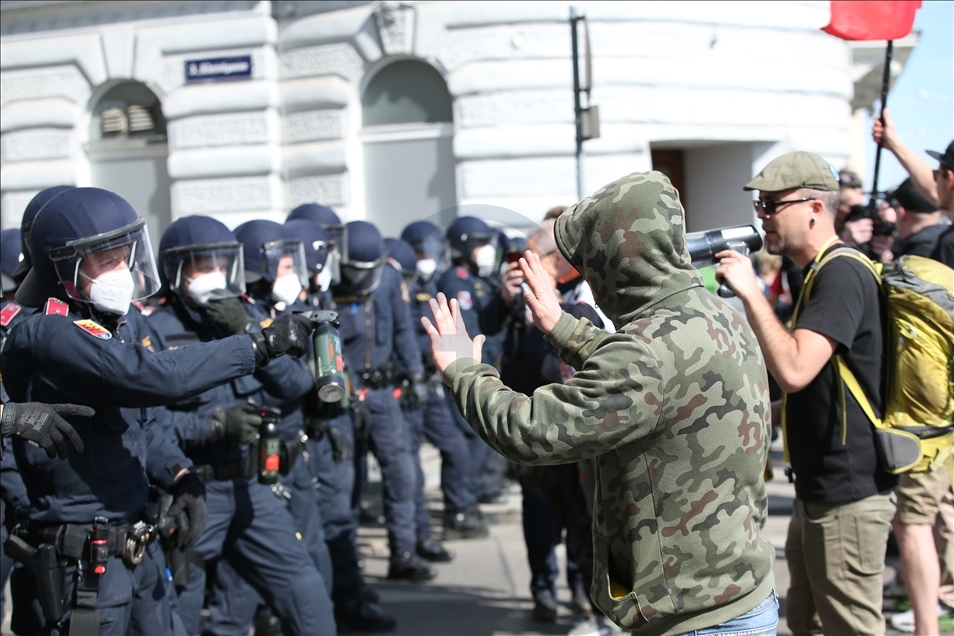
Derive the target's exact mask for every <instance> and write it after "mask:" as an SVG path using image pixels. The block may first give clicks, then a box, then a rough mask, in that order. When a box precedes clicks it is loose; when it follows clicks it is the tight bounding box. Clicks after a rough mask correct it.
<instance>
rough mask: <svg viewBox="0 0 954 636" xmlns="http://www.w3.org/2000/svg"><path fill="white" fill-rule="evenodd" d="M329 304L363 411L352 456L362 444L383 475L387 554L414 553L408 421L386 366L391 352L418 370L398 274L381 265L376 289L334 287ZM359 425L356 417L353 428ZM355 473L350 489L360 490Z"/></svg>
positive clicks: (420, 370)
mask: <svg viewBox="0 0 954 636" xmlns="http://www.w3.org/2000/svg"><path fill="white" fill-rule="evenodd" d="M333 292H334V298H333V304H332V308H333V309H334V310H335V311H337V312H338V320H339V322H340V323H341V326H340V328H339V331H340V334H341V340H342V345H343V348H344V355H345V358H346V359H347V362H348V366H349V367H350V368H351V369H352V371H353V372H354V374H355V375H356V376H357V382H358V387H357V388H358V390H359V397H358V402H359V403H360V404H358V405H355V406H356V408H359V409H360V410H361V411H362V412H363V415H360V416H358V417H360V418H361V419H364V420H365V423H364V424H363V425H364V426H366V427H367V430H366V432H365V433H364V434H363V435H356V437H358V440H356V452H355V455H356V457H360V456H361V455H362V454H363V453H366V452H367V450H368V449H369V448H370V450H371V451H372V452H373V453H374V454H375V456H376V457H377V459H378V463H379V464H380V465H381V472H382V475H383V481H384V508H385V517H386V525H387V530H388V543H389V545H390V548H391V556H392V560H393V559H394V558H395V557H396V556H399V555H404V554H413V553H414V551H415V546H416V539H417V536H416V531H415V521H414V484H415V477H414V467H413V461H412V459H411V453H410V440H409V436H408V430H407V423H406V422H405V420H404V416H403V415H402V413H401V409H400V407H399V406H398V404H397V401H396V400H395V399H394V395H393V390H394V386H393V379H392V378H391V372H390V368H389V366H390V365H389V362H390V360H391V358H392V356H396V357H397V358H399V359H400V360H401V363H402V366H403V367H404V368H405V369H407V370H408V371H409V372H410V373H412V374H417V375H422V374H423V367H422V365H421V354H420V351H419V350H418V345H417V342H416V341H415V335H414V328H413V327H412V325H411V314H410V310H409V308H408V306H407V304H406V303H405V302H404V300H403V299H402V298H401V281H400V274H398V273H397V272H396V271H394V270H393V269H392V268H390V267H387V266H384V268H383V271H382V273H381V281H380V284H379V286H378V287H377V289H375V290H374V291H373V292H371V293H369V294H367V295H362V296H358V295H354V294H351V293H349V292H348V291H347V290H346V289H344V288H341V287H337V288H333ZM358 427H359V425H358V423H357V422H356V428H358ZM360 479H361V477H360V475H358V476H356V479H355V481H356V485H355V492H356V493H360V492H361V486H362V484H361V483H360Z"/></svg>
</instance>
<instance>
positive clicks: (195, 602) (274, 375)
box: [142, 216, 335, 634]
mask: <svg viewBox="0 0 954 636" xmlns="http://www.w3.org/2000/svg"><path fill="white" fill-rule="evenodd" d="M159 260H160V262H159V265H160V275H161V276H162V277H163V287H164V290H165V291H166V293H165V294H164V296H163V299H162V302H161V303H160V305H159V306H158V307H157V308H156V310H155V311H154V312H153V313H152V314H151V315H150V316H149V317H148V318H147V319H146V321H145V322H146V323H147V327H148V330H149V335H147V336H146V337H144V338H143V339H142V344H143V345H144V346H146V347H147V348H150V349H154V350H155V351H166V350H169V349H182V350H183V351H188V350H189V348H190V347H191V346H192V345H195V344H197V343H200V342H210V341H215V340H221V339H222V338H227V337H228V336H230V335H232V332H233V330H232V329H231V328H228V327H223V326H222V325H221V324H220V322H221V320H218V321H217V320H216V319H221V317H222V316H223V315H230V314H229V313H228V312H230V311H231V312H232V313H231V316H235V315H236V314H238V315H239V318H240V320H242V322H243V323H244V325H243V326H242V328H241V330H243V331H244V330H246V329H249V328H257V324H256V323H255V322H253V321H252V319H251V317H249V315H248V313H247V309H246V307H247V304H246V303H245V302H243V300H241V297H242V295H243V294H244V292H245V276H244V267H243V258H242V244H241V243H239V242H238V241H237V240H236V238H235V235H234V234H233V233H232V232H231V231H230V230H229V229H228V228H227V227H225V225H223V224H222V223H220V222H219V221H217V220H215V219H212V218H209V217H204V216H189V217H184V218H181V219H178V220H177V221H175V222H173V223H172V224H171V225H170V226H169V227H168V228H167V229H166V231H165V232H164V233H163V235H162V240H161V241H160V244H159ZM210 307H211V308H212V309H210ZM210 312H211V313H213V314H215V319H214V318H212V317H210ZM265 386H268V387H270V388H271V389H272V390H273V391H275V392H276V393H277V394H278V395H279V397H285V398H291V399H293V398H296V397H298V396H299V394H300V393H301V392H302V391H303V390H307V389H308V388H309V387H310V382H309V381H308V379H307V378H306V377H304V376H303V374H301V373H300V364H299V363H298V362H297V361H296V360H293V359H290V358H287V357H286V358H280V359H278V360H275V361H274V362H273V363H272V364H269V365H268V366H266V367H261V368H258V369H256V370H255V371H254V372H253V373H252V374H249V375H245V376H242V377H240V378H237V379H235V380H232V381H231V382H229V383H228V384H223V385H220V386H218V387H216V388H214V389H211V390H209V391H206V392H204V393H201V394H199V395H196V396H194V397H192V398H190V399H187V400H184V401H181V402H179V403H177V404H174V405H172V406H170V407H169V411H170V413H171V415H172V417H171V418H169V426H170V428H171V432H172V434H173V435H174V436H175V438H176V439H177V440H178V442H179V445H180V446H181V447H182V449H183V450H184V451H185V452H186V455H187V456H188V457H189V458H190V459H191V460H192V461H193V462H194V464H195V465H196V472H198V473H199V474H200V475H201V476H202V478H203V479H204V481H205V483H206V490H207V507H208V514H209V521H208V523H207V525H206V529H205V532H203V533H202V536H201V537H200V538H199V541H198V542H197V543H196V545H195V546H194V547H193V548H192V550H191V553H190V555H189V556H188V557H183V556H182V555H181V553H179V554H178V555H175V557H176V558H178V559H182V560H183V561H185V562H186V567H187V568H188V575H187V576H185V577H183V578H184V579H185V580H184V581H181V583H182V584H181V585H179V587H178V589H179V610H180V614H181V615H182V619H183V622H184V623H185V626H186V629H187V630H188V632H189V633H190V634H195V633H198V630H199V618H200V611H201V609H202V603H203V598H204V595H205V581H206V572H205V568H204V567H203V565H202V564H207V563H210V562H214V560H215V559H219V558H224V559H225V560H227V561H228V562H229V563H230V564H232V566H233V568H234V569H235V570H238V571H239V572H241V573H242V577H243V578H244V580H245V581H248V583H249V584H250V585H251V586H252V587H254V589H255V590H256V591H257V593H258V594H259V595H261V597H262V598H264V599H265V601H266V602H267V603H268V604H269V605H270V606H271V607H273V608H274V609H275V612H276V614H277V615H278V616H279V617H280V620H281V621H282V624H283V625H284V626H285V628H286V630H287V633H289V634H291V633H296V634H328V633H334V631H335V624H334V621H333V619H332V616H331V614H332V610H331V603H330V602H329V599H328V595H327V592H326V591H325V581H324V579H323V578H322V576H321V574H320V573H319V572H318V571H317V568H316V567H315V565H314V563H312V561H311V559H310V558H309V556H308V553H307V551H306V550H305V547H304V545H302V542H301V541H300V540H299V539H298V538H297V537H296V536H295V533H294V531H293V529H292V528H293V526H294V522H293V520H292V517H291V514H290V513H289V511H288V508H287V506H286V505H285V501H284V499H280V498H279V497H276V496H275V494H274V493H273V492H272V488H271V487H270V485H267V484H263V483H259V480H258V469H259V468H260V464H259V462H258V459H259V454H258V453H257V452H256V451H257V450H258V447H257V445H256V443H255V442H256V437H257V435H258V431H259V427H260V425H261V423H262V417H261V415H260V412H261V408H260V407H261V406H262V405H264V404H265V403H266V402H267V396H266V395H265V389H264V387H265ZM173 554H175V553H174V552H173ZM173 560H175V559H173ZM230 622H231V617H228V616H223V615H222V608H221V607H219V606H217V605H213V606H212V607H210V615H209V619H208V623H207V626H208V628H209V629H210V630H211V631H213V632H214V633H220V634H221V633H226V632H227V629H225V627H224V626H227V625H228V624H229V623H230ZM245 633H247V629H246V632H245Z"/></svg>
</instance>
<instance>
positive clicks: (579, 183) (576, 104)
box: [570, 7, 585, 199]
mask: <svg viewBox="0 0 954 636" xmlns="http://www.w3.org/2000/svg"><path fill="white" fill-rule="evenodd" d="M580 19H581V18H580V16H577V15H576V9H574V8H573V7H570V42H572V46H573V112H574V114H575V118H576V194H577V197H578V198H579V199H583V197H584V196H585V195H584V192H583V107H582V106H581V105H580V92H581V91H580V53H579V46H578V44H577V37H576V24H577V22H579V21H580Z"/></svg>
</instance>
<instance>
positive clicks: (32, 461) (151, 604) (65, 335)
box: [3, 188, 310, 634]
mask: <svg viewBox="0 0 954 636" xmlns="http://www.w3.org/2000/svg"><path fill="white" fill-rule="evenodd" d="M41 212H42V213H41V214H38V215H37V216H36V219H35V220H34V222H33V227H32V231H31V234H30V251H31V255H32V260H33V268H32V270H31V271H30V273H29V274H28V275H27V277H26V279H25V280H24V282H23V284H22V285H21V287H20V289H18V290H17V301H18V302H20V303H21V304H23V305H26V306H30V307H40V306H42V307H43V309H42V310H41V311H39V312H37V313H36V314H34V315H32V316H30V317H29V318H27V319H25V320H24V321H23V323H22V324H21V325H20V326H18V328H17V329H16V330H14V331H13V333H12V334H11V335H10V337H9V339H8V340H7V343H6V345H5V347H4V352H3V353H4V363H5V366H6V371H7V373H6V374H5V386H6V388H7V391H8V392H9V394H10V396H11V398H13V399H14V400H16V401H24V402H25V401H31V400H35V401H42V402H48V403H53V404H56V403H63V402H76V403H79V404H83V405H87V406H92V407H95V409H96V414H95V415H94V416H93V417H92V418H91V419H90V420H88V421H86V420H83V419H80V418H72V417H71V418H70V419H69V422H70V424H71V425H72V426H73V427H74V428H75V429H76V431H77V433H79V435H80V438H81V439H82V440H83V443H84V446H85V447H86V451H85V452H84V453H82V454H78V453H73V452H70V454H69V461H67V462H60V461H52V460H50V459H49V458H48V457H47V456H46V453H45V452H44V451H42V450H40V449H35V448H33V447H32V446H30V445H27V444H24V443H23V442H21V441H18V440H16V441H14V445H13V450H14V454H15V456H16V460H17V465H18V467H19V469H20V473H21V475H22V476H23V481H24V484H25V485H26V488H27V495H28V498H29V502H30V503H29V506H28V508H27V517H28V521H27V523H25V524H24V525H23V526H21V527H20V529H19V530H18V533H17V536H18V538H19V539H21V541H22V543H21V545H20V547H21V550H19V552H18V557H19V558H20V559H21V560H24V561H28V562H29V563H30V567H31V568H32V569H33V572H34V580H36V581H37V593H38V596H39V599H40V601H41V604H42V605H43V610H44V615H45V617H46V620H47V623H46V625H45V627H44V632H46V633H61V631H62V630H64V629H65V625H66V624H67V622H69V624H70V628H71V629H73V630H75V631H77V632H80V633H97V631H99V633H117V634H122V633H126V632H127V631H128V630H129V629H130V626H131V623H132V628H133V629H135V630H137V631H146V629H145V626H146V625H150V626H152V629H159V630H161V631H172V630H173V621H172V612H171V609H170V603H169V599H168V598H167V597H166V596H165V593H164V592H165V586H164V584H163V580H164V567H163V564H162V557H161V555H159V554H158V553H157V550H158V549H157V547H156V544H155V543H154V542H150V539H151V538H152V536H153V534H154V532H153V529H152V528H150V526H149V525H148V523H149V522H151V521H152V520H150V519H144V518H143V512H144V509H145V508H146V503H147V501H146V499H147V495H148V488H149V483H150V482H152V483H154V484H156V485H158V486H160V487H162V488H164V489H165V490H167V491H168V492H170V493H172V495H173V501H172V505H171V507H170V508H169V511H168V514H169V516H170V518H173V519H176V518H181V520H182V521H184V522H186V521H187V522H188V527H186V525H185V524H183V526H182V527H181V529H180V542H181V546H182V547H184V548H188V547H190V546H191V545H192V543H194V542H195V540H196V539H197V538H198V536H199V534H200V533H201V531H202V529H203V527H204V525H205V505H204V496H205V488H204V486H203V484H202V481H201V479H200V478H199V477H198V475H196V473H195V472H194V471H193V470H191V467H192V462H191V461H190V460H189V459H188V458H186V457H185V456H184V455H183V453H182V451H181V450H179V448H178V447H177V446H176V445H175V444H174V442H172V440H171V439H170V438H169V437H168V436H167V435H166V434H165V431H164V429H163V426H162V419H163V418H164V417H166V412H165V410H164V409H155V408H149V407H152V406H155V405H160V404H168V403H173V402H176V401H179V400H182V399H185V398H187V397H189V396H192V395H195V394H198V393H202V392H204V391H207V390H209V389H211V388H213V387H214V386H217V385H219V384H221V383H223V382H228V381H230V380H233V379H236V378H238V377H241V376H244V375H248V374H249V373H251V372H252V371H254V369H255V367H256V366H257V365H262V364H265V363H267V361H268V360H270V359H272V358H274V357H277V356H280V355H283V354H284V353H285V352H287V351H292V352H295V353H298V354H299V355H300V354H301V353H303V347H302V341H303V340H305V339H307V336H308V333H309V327H310V326H309V325H301V324H300V323H299V322H298V321H294V320H288V321H285V322H284V323H282V324H280V325H273V326H272V328H271V329H270V330H268V331H266V332H265V333H262V334H257V335H256V336H255V337H249V336H243V337H240V338H228V339H225V340H221V341H217V342H214V343H207V344H204V345H202V346H201V347H196V349H195V350H193V351H186V350H183V351H177V352H166V353H162V354H153V353H151V352H149V351H148V350H146V349H145V348H143V347H142V346H140V345H139V341H138V337H137V330H138V329H139V327H140V325H138V324H137V322H138V320H139V317H138V314H137V313H136V312H129V308H130V303H131V302H132V300H133V299H136V298H144V297H146V296H148V295H150V294H152V293H154V292H155V291H156V290H157V289H158V287H159V277H158V273H157V272H156V267H155V263H154V261H153V258H152V250H151V249H150V244H149V235H148V231H147V230H146V227H145V221H144V220H142V219H140V218H138V217H137V216H136V213H135V211H134V210H133V209H132V207H130V205H129V204H128V203H127V202H126V201H125V200H123V199H122V198H121V197H119V196H118V195H116V194H113V193H111V192H108V191H105V190H100V189H97V188H74V189H70V190H67V191H64V192H62V193H60V194H59V195H57V196H55V197H53V198H51V199H50V200H49V201H48V202H47V203H46V205H44V206H43V209H42V211H41ZM180 515H183V516H182V517H180ZM141 522H142V523H141ZM94 542H95V543H94ZM91 546H94V547H95V549H92V548H91ZM59 582H63V583H64V584H63V585H62V587H60V586H58V583H59ZM146 590H150V592H148V593H147V592H146ZM74 591H75V594H74ZM66 599H72V602H70V603H67V602H66ZM134 619H135V620H134Z"/></svg>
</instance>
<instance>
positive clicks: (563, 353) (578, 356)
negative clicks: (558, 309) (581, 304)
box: [546, 312, 610, 369]
mask: <svg viewBox="0 0 954 636" xmlns="http://www.w3.org/2000/svg"><path fill="white" fill-rule="evenodd" d="M609 335H610V334H609V333H608V332H606V331H605V330H603V329H600V328H599V327H597V326H596V325H594V324H593V323H592V322H590V321H589V320H587V319H586V318H583V319H576V318H574V317H573V316H571V315H570V314H568V313H566V312H563V315H562V316H560V320H559V321H558V322H557V324H556V327H554V328H553V330H552V331H551V332H550V333H548V334H547V336H546V338H547V340H548V341H549V342H550V344H552V345H553V346H554V347H556V349H557V351H559V352H560V358H561V359H562V360H563V361H564V362H566V363H567V364H568V365H570V366H571V367H573V368H574V369H582V368H583V365H584V364H585V363H586V361H587V359H588V358H589V357H590V356H591V355H592V354H593V352H594V351H596V348H597V347H599V346H600V343H601V342H603V340H605V339H606V338H607V337H608V336H609Z"/></svg>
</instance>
